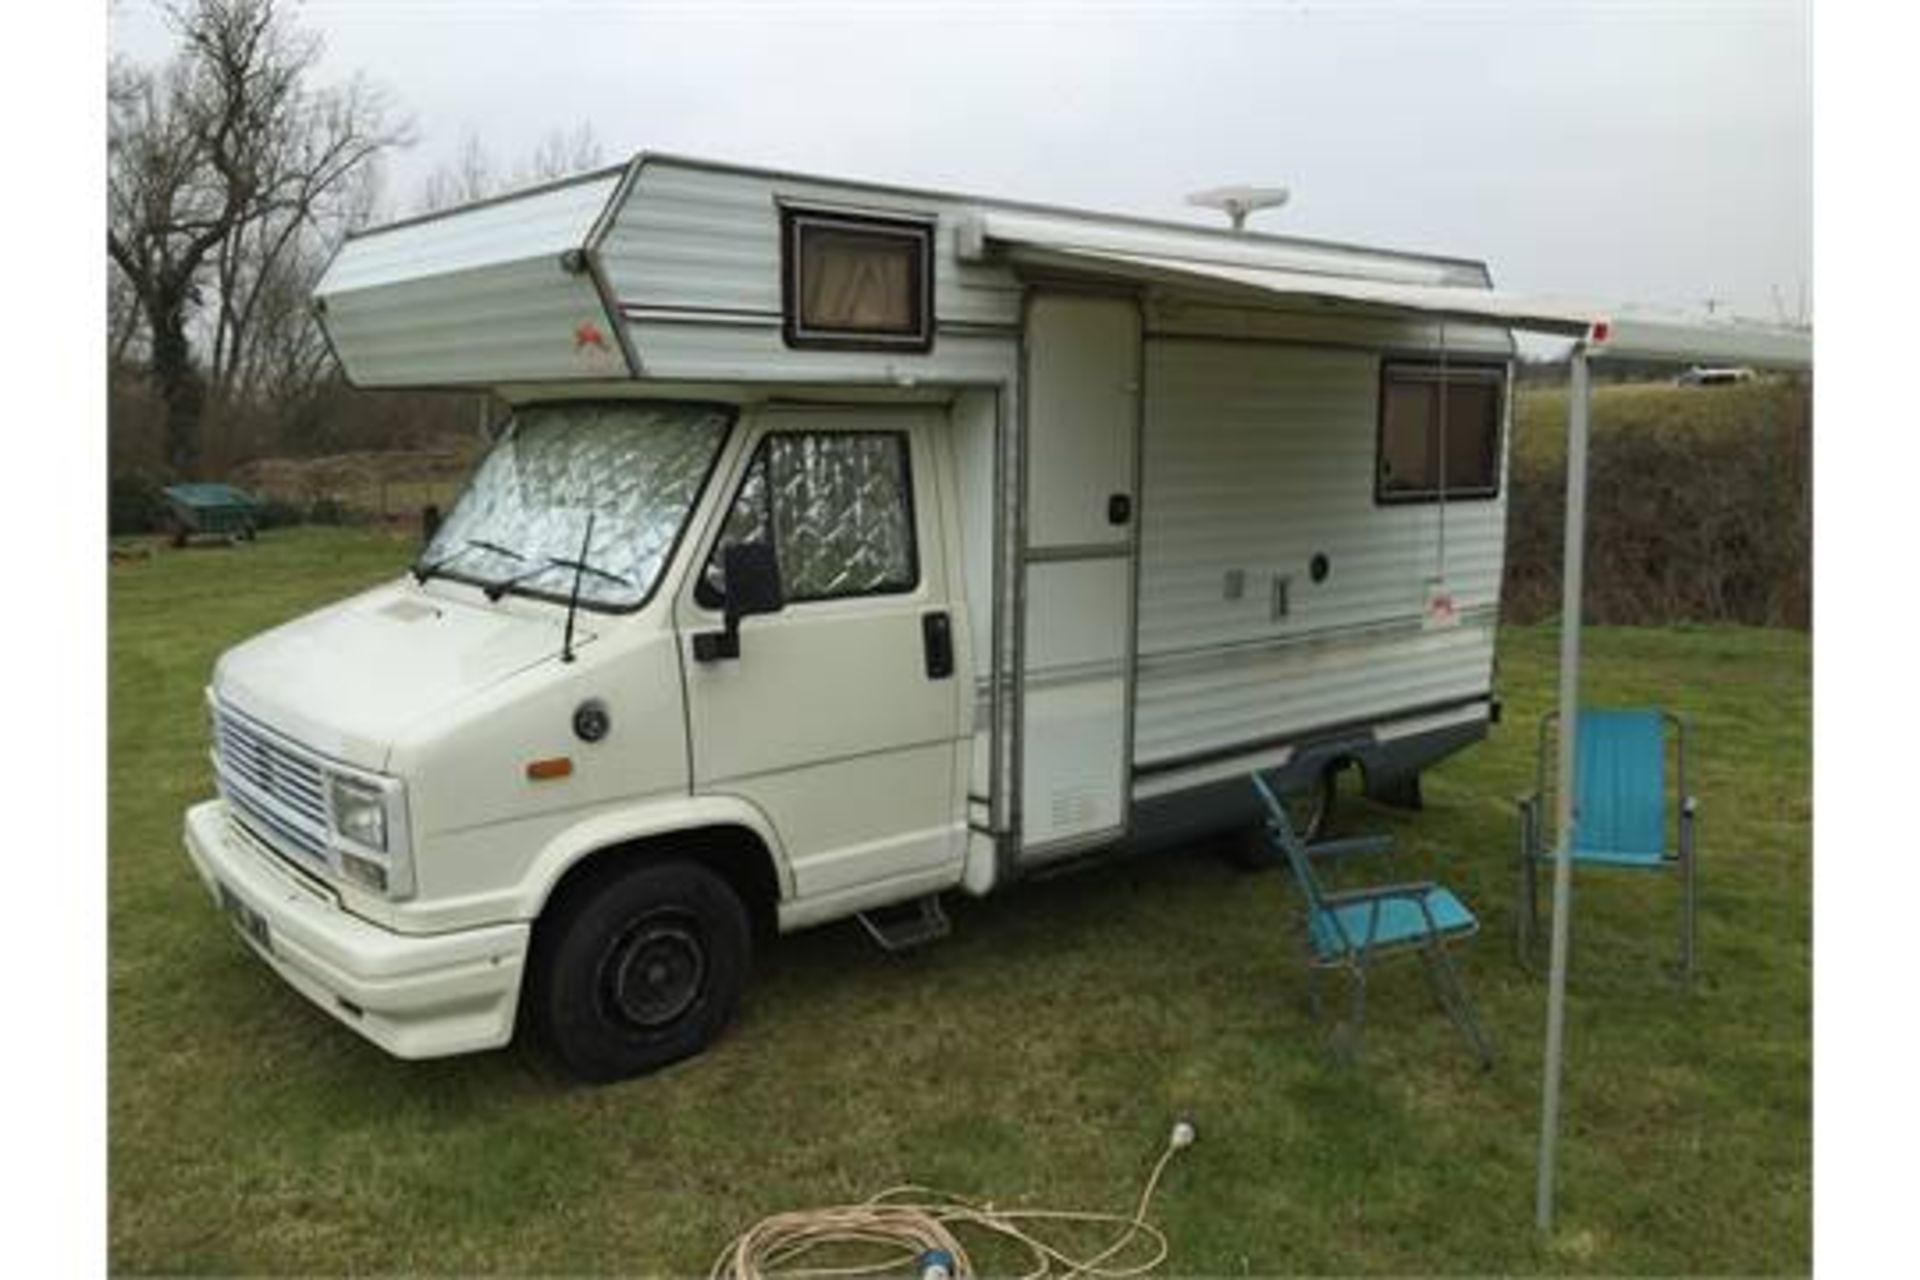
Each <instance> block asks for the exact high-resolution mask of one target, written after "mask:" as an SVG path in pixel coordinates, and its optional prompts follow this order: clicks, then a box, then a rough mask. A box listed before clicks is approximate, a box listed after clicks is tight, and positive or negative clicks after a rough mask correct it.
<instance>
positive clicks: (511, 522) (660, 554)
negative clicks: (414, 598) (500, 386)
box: [420, 403, 732, 609]
mask: <svg viewBox="0 0 1920 1280" xmlns="http://www.w3.org/2000/svg"><path fill="white" fill-rule="evenodd" d="M731 421H732V415H731V412H730V411H729V410H726V409H723V408H717V407H714V406H711V405H685V404H646V403H635V404H607V403H555V404H542V405H527V406H524V407H522V408H521V409H519V410H518V411H517V412H516V413H515V414H514V417H513V421H512V423H511V424H510V425H509V426H508V428H507V430H506V433H505V434H504V435H503V436H502V437H501V440H500V443H499V444H497V445H495V446H494V449H493V452H492V453H490V454H488V455H487V458H486V461H484V462H482V463H481V464H480V468H479V470H478V471H476V472H475V473H474V476H473V480H472V481H471V482H470V483H469V484H468V486H467V489H466V492H464V493H463V494H461V495H460V501H459V502H457V503H456V504H454V508H453V511H452V512H451V513H450V514H449V515H448V516H447V518H446V519H445V520H444V521H443V522H442V523H441V525H440V528H439V530H438V531H436V532H435V534H434V537H433V541H432V542H431V543H430V544H429V545H428V547H427V549H426V551H425V552H424V553H423V554H422V556H421V559H420V564H421V565H422V566H429V567H431V566H441V568H440V572H443V573H445V574H446V575H447V576H449V577H454V578H460V579H464V580H466V581H471V582H478V583H481V584H483V585H491V586H498V587H501V588H504V589H507V590H512V591H518V592H522V593H525V594H529V595H540V596H550V597H554V598H565V597H566V596H567V595H568V594H569V593H570V592H571V591H572V589H573V583H574V576H575V573H576V564H575V562H578V563H580V564H584V565H585V566H586V568H585V569H584V570H583V571H579V577H580V603H581V604H582V605H585V606H589V607H596V608H602V609H630V608H633V607H634V606H636V605H638V604H640V603H641V602H642V601H644V600H645V599H646V598H647V597H648V596H649V595H651V594H652V592H653V585H654V581H655V580H656V579H657V578H658V577H659V575H660V572H661V570H662V569H664V568H665V567H666V561H667V557H668V556H669V555H670V554H671V553H672V551H673V546H674V543H675V541H676V540H677V539H678V538H679V535H680V529H681V526H682V525H683V524H685V523H686V520H687V515H688V512H690V511H691V510H692V509H693V504H694V502H695V500H696V499H697V498H698V497H699V496H700V488H701V486H702V484H704V483H705V481H706V477H707V472H708V471H709V470H710V469H711V467H712V465H713V459H714V455H715V454H716V453H718V452H719V449H720V444H721V442H722V441H723V440H724V439H725V438H726V433H727V427H728V424H729V423H730V422H731ZM589 514H591V515H592V516H593V517H594V518H593V542H592V545H590V546H588V547H586V548H585V554H584V555H583V554H582V547H581V541H582V539H583V537H584V536H585V535H586V532H587V524H588V522H587V517H588V515H589ZM559 561H565V562H566V563H564V564H563V563H556V562H559Z"/></svg>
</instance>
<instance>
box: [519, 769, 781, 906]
mask: <svg viewBox="0 0 1920 1280" xmlns="http://www.w3.org/2000/svg"><path fill="white" fill-rule="evenodd" d="M673 858H679V859H684V860H687V861H690V862H695V863H698V864H699V865H701V866H703V867H706V868H707V869H708V870H709V871H712V872H713V873H714V874H715V875H717V876H719V877H720V878H721V879H722V880H724V881H726V882H727V884H728V885H729V886H731V887H732V889H733V890H734V892H735V893H737V894H739V895H740V900H741V902H743V903H744V904H745V905H746V907H747V911H748V913H749V914H750V915H751V916H752V918H753V921H754V926H755V929H756V931H757V932H758V931H761V930H766V931H772V930H773V929H775V928H776V927H777V921H778V913H779V906H780V903H781V901H782V900H783V899H784V898H786V897H787V896H789V895H790V894H791V893H792V888H793V877H792V872H791V869H790V868H789V867H788V865H787V861H786V857H785V855H784V852H783V850H782V848H781V845H780V840H779V836H778V834H777V833H776V832H775V830H774V828H773V825H772V823H771V822H769V821H768V820H767V818H766V816H765V814H763V813H762V812H761V811H760V810H759V809H757V808H755V807H754V806H753V805H751V804H748V803H747V802H746V801H744V800H739V799H736V798H733V797H684V798H680V799H678V800H676V801H674V802H672V803H670V804H667V805H664V806H649V807H647V808H645V809H642V810H638V811H621V812H617V813H612V814H601V815H597V816H595V817H593V818H590V819H588V820H586V821H584V822H582V823H579V824H577V825H576V826H574V827H571V828H569V829H568V830H567V831H565V832H563V833H562V834H561V835H560V836H558V837H556V838H555V839H554V840H552V841H550V842H549V843H548V844H547V846H546V847H545V848H543V849H542V850H541V851H540V853H539V855H538V856H537V857H536V858H535V861H534V871H533V874H532V875H530V876H529V877H528V885H529V888H528V891H527V896H526V897H525V899H523V901H522V904H521V911H522V914H523V915H524V917H525V918H526V919H529V920H532V921H533V922H534V925H535V927H536V928H538V926H539V923H540V921H541V919H542V918H544V917H546V916H547V914H548V912H549V910H550V908H551V907H552V905H553V904H554V903H555V902H556V901H557V900H558V899H559V898H560V897H561V896H562V895H566V896H569V897H570V896H572V895H575V894H578V893H581V892H587V891H591V889H592V888H593V887H594V886H595V885H597V884H600V883H604V881H605V880H606V879H607V878H608V877H610V876H613V875H617V874H618V873H619V872H620V871H622V870H623V869H625V868H627V867H630V866H634V865H637V864H639V863H641V862H646V861H666V860H668V859H673Z"/></svg>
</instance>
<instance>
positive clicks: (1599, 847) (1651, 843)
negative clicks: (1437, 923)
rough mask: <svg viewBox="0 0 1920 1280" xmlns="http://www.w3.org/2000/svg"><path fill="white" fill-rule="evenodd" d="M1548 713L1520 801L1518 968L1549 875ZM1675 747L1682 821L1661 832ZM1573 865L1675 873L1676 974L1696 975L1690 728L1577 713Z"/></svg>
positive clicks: (1661, 720) (1642, 716)
mask: <svg viewBox="0 0 1920 1280" xmlns="http://www.w3.org/2000/svg"><path fill="white" fill-rule="evenodd" d="M1558 724H1559V713H1558V712H1553V713H1549V714H1548V715H1547V716H1545V717H1544V718H1543V719H1542V720H1541V722H1540V760H1539V766H1538V776H1537V778H1536V781H1535V790H1534V791H1533V793H1532V794H1531V795H1525V796H1521V797H1520V801H1519V803H1520V859H1519V861H1520V898H1521V900H1520V909H1519V911H1518V912H1516V913H1515V914H1516V916H1517V923H1518V928H1517V931H1516V935H1515V939H1514V945H1515V948H1516V950H1517V951H1518V953H1519V957H1520V962H1521V964H1523V965H1526V966H1528V967H1531V966H1532V961H1533V953H1534V948H1535V945H1536V938H1537V936H1538V934H1539V927H1540V919H1539V915H1540V902H1539V897H1540V894H1539V875H1538V870H1539V868H1540V866H1541V865H1542V864H1545V865H1547V866H1548V867H1551V866H1552V859H1553V853H1554V850H1553V846H1552V845H1551V844H1550V843H1549V842H1548V839H1547V833H1546V821H1545V816H1544V805H1545V798H1546V796H1547V792H1548V786H1547V782H1548V773H1547V771H1548V768H1549V761H1550V760H1552V758H1553V751H1552V738H1553V736H1554V734H1555V732H1556V730H1557V727H1558ZM1669 730H1671V731H1672V732H1671V740H1672V748H1673V770H1672V777H1673V794H1674V796H1675V797H1676V798H1677V800H1678V804H1679V818H1678V820H1677V822H1676V823H1675V828H1674V832H1673V839H1672V841H1671V842H1670V841H1669V840H1668V832H1667V790H1668V788H1667V778H1668V769H1667V748H1668V739H1669V733H1668V731H1669ZM1573 776H1574V805H1575V813H1574V824H1573V848H1572V850H1571V852H1572V857H1573V865H1574V866H1575V867H1576V868H1579V867H1613V868H1619V869H1622V870H1628V871H1669V870H1671V871H1677V872H1678V873H1679V876H1680V882H1681V893H1680V896H1681V908H1680V971H1681V973H1682V975H1683V976H1684V977H1685V979H1686V981H1688V982H1689V983H1690V982H1692V981H1693V971H1694V904H1695V887H1696V886H1695V874H1694V848H1693V818H1694V814H1695V812H1696V811H1697V810H1698V808H1699V805H1698V803H1697V802H1696V801H1695V800H1694V798H1693V797H1692V796H1691V795H1689V794H1688V793H1687V726H1686V723H1685V722H1684V721H1682V720H1681V719H1680V718H1679V717H1678V716H1675V715H1672V714H1670V713H1668V712H1664V711H1660V710H1658V709H1655V708H1645V709H1637V710H1627V711H1600V710H1595V709H1592V708H1582V709H1581V711H1580V718H1579V727H1578V729H1577V731H1576V737H1575V739H1574V775H1573Z"/></svg>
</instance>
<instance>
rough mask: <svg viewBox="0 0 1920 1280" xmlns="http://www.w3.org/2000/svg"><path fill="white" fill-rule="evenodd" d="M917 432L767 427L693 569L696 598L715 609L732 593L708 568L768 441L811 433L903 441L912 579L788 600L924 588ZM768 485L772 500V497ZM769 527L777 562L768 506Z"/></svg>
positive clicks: (819, 600)
mask: <svg viewBox="0 0 1920 1280" xmlns="http://www.w3.org/2000/svg"><path fill="white" fill-rule="evenodd" d="M913 435H914V433H913V432H911V431H909V430H907V429H906V428H904V427H883V428H875V429H872V430H868V429H864V428H859V427H776V428H774V429H772V430H770V431H767V432H765V433H763V434H762V435H761V436H760V438H759V439H758V440H756V441H754V443H753V450H752V452H751V453H749V454H748V455H747V464H746V466H745V467H743V468H741V471H740V478H739V479H738V480H737V481H735V483H734V486H733V492H732V493H731V494H730V495H729V496H728V498H727V501H726V504H725V505H724V506H723V507H721V508H720V510H719V511H718V512H717V513H716V514H715V517H714V518H715V520H716V521H717V524H716V526H715V529H714V534H713V541H712V542H710V543H709V544H708V545H707V554H706V555H705V556H703V557H702V558H701V560H700V564H699V567H698V568H696V569H694V571H693V602H694V603H695V604H696V605H698V606H700V607H701V608H702V609H706V610H709V611H712V612H719V611H720V610H722V609H725V608H726V604H727V599H726V597H725V596H724V595H717V594H716V593H715V592H714V591H713V590H712V588H711V587H710V586H709V585H708V583H707V570H708V569H710V568H712V567H713V565H714V563H715V562H716V560H717V559H718V558H719V557H720V556H721V555H722V554H724V552H725V550H726V536H727V521H728V520H729V519H730V518H731V517H732V515H733V509H734V507H735V506H736V505H738V503H739V501H740V495H741V494H742V493H744V492H745V491H746V487H747V483H748V481H750V480H751V479H752V478H753V469H754V467H755V466H757V465H759V462H760V460H761V459H762V458H763V457H766V456H767V454H768V447H769V446H770V445H771V444H772V442H773V441H774V440H776V439H782V438H785V439H804V438H806V437H808V436H825V437H836V436H852V437H855V438H858V439H877V438H883V439H892V440H897V441H899V443H900V468H901V481H902V484H903V486H904V490H905V499H906V518H907V567H908V569H909V571H910V575H911V576H910V577H909V579H908V581H907V582H906V583H905V584H903V585H901V586H897V587H876V588H872V589H869V590H866V591H847V592H842V593H840V594H838V595H792V594H788V595H786V602H787V603H788V604H789V605H806V604H831V603H835V602H838V601H843V600H872V599H877V598H881V597H885V596H905V595H912V594H914V593H915V592H917V591H919V590H920V588H921V585H922V583H923V581H924V579H925V573H924V571H923V568H922V565H921V560H920V507H919V503H918V502H917V501H916V498H915V493H914V485H915V476H914V469H913ZM772 500H773V499H772V494H771V486H769V494H768V502H769V503H771V502H772ZM767 528H768V530H769V531H770V532H771V533H772V534H773V535H774V542H773V554H774V559H775V562H776V563H778V561H779V556H780V544H779V540H778V539H779V525H778V523H777V522H776V521H775V520H774V519H773V518H772V512H771V511H769V512H768V519H767ZM780 585H781V590H782V591H783V592H785V591H786V587H787V583H786V571H785V568H784V567H782V570H781V584H780Z"/></svg>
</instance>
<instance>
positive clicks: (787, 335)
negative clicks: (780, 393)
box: [780, 204, 934, 352]
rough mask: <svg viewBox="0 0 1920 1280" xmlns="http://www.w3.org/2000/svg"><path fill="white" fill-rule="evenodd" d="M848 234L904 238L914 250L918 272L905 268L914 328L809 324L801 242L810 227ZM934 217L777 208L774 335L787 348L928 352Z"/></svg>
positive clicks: (931, 334) (931, 312) (931, 307)
mask: <svg viewBox="0 0 1920 1280" xmlns="http://www.w3.org/2000/svg"><path fill="white" fill-rule="evenodd" d="M816 229H818V230H824V231H838V232H849V233H852V234H855V235H862V234H864V235H875V236H886V237H892V238H894V239H897V240H904V241H907V242H909V243H911V244H912V245H914V246H915V247H916V248H917V249H918V251H919V270H917V271H913V272H910V273H909V274H910V280H909V285H910V287H911V289H912V294H911V296H910V298H909V302H910V303H911V306H912V310H913V314H914V318H915V321H916V324H915V327H914V329H913V330H911V331H903V332H899V333H893V332H888V331H886V330H879V329H830V328H820V327H815V326H809V325H807V324H806V322H805V320H804V318H803V317H802V315H801V312H800V306H801V298H802V297H803V296H804V290H803V289H802V288H801V278H800V276H801V270H802V267H803V265H804V263H805V261H806V257H805V254H803V253H802V252H801V249H802V241H803V240H804V239H805V238H806V233H807V232H808V231H810V230H816ZM933 231H934V219H932V218H930V217H916V216H914V215H911V214H899V213H884V214H883V213H854V212H849V211H847V210H843V209H824V208H817V207H811V206H806V205H792V204H782V205H781V206H780V333H781V337H782V338H783V339H784V340H785V341H786V344H787V345H788V346H789V347H792V348H794V349H796V350H803V351H804V350H818V351H910V352H927V351H931V350H933V329H934V318H933V239H934V236H933Z"/></svg>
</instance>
